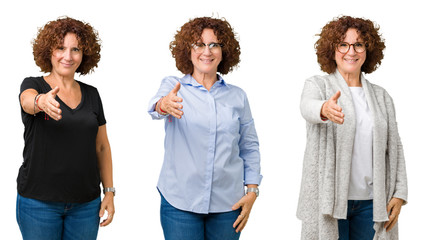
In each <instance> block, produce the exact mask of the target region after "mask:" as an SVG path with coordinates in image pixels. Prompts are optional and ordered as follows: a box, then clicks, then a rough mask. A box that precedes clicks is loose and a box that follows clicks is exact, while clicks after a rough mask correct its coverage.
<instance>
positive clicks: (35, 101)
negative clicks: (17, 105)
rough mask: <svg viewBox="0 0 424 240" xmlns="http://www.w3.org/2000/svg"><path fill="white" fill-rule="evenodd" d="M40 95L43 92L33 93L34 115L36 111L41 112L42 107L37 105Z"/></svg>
mask: <svg viewBox="0 0 424 240" xmlns="http://www.w3.org/2000/svg"><path fill="white" fill-rule="evenodd" d="M42 95H44V94H41V93H38V94H37V95H35V97H34V116H35V114H36V113H37V112H41V111H43V109H42V108H40V105H39V103H38V101H39V100H40V98H41V96H42ZM37 109H38V111H37Z"/></svg>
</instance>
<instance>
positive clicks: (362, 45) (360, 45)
mask: <svg viewBox="0 0 424 240" xmlns="http://www.w3.org/2000/svg"><path fill="white" fill-rule="evenodd" d="M355 47H364V44H363V43H360V42H357V43H355Z"/></svg>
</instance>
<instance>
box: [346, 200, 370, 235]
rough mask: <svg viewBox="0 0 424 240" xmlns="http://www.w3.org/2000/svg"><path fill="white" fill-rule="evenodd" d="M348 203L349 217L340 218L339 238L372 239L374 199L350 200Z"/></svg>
mask: <svg viewBox="0 0 424 240" xmlns="http://www.w3.org/2000/svg"><path fill="white" fill-rule="evenodd" d="M347 205H348V206H347V219H340V220H338V225H339V240H372V239H373V237H374V234H375V230H374V228H373V227H374V221H373V220H372V209H373V204H372V200H349V201H348V204H347Z"/></svg>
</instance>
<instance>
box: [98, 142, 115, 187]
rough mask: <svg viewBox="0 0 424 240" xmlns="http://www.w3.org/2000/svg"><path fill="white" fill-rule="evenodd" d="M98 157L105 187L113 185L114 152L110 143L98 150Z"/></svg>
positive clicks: (101, 177)
mask: <svg viewBox="0 0 424 240" xmlns="http://www.w3.org/2000/svg"><path fill="white" fill-rule="evenodd" d="M97 159H98V165H99V170H100V179H101V181H102V185H103V188H111V187H113V168H112V152H111V149H110V145H109V143H107V144H104V146H102V147H101V148H100V149H99V150H98V151H97Z"/></svg>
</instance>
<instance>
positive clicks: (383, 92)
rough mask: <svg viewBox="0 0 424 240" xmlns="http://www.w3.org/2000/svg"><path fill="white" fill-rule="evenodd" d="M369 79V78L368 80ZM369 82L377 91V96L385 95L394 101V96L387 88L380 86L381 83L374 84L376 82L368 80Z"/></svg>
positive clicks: (385, 97)
mask: <svg viewBox="0 0 424 240" xmlns="http://www.w3.org/2000/svg"><path fill="white" fill-rule="evenodd" d="M367 81H368V80H367ZM368 83H369V86H370V87H371V88H372V89H373V91H374V93H375V95H376V96H377V97H383V98H384V99H387V100H389V101H390V102H393V101H392V97H391V96H390V94H389V93H388V92H387V91H386V89H384V88H383V87H382V86H380V85H377V84H374V83H371V82H369V81H368Z"/></svg>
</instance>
